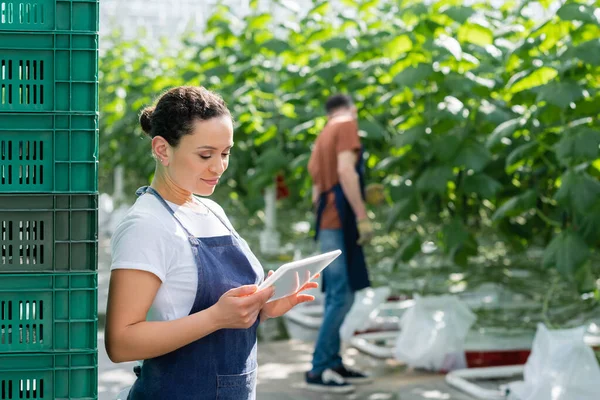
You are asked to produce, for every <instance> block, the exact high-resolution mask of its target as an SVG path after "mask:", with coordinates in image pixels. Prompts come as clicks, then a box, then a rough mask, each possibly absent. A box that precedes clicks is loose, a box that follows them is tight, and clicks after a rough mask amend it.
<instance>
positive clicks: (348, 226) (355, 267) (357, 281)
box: [315, 148, 371, 292]
mask: <svg viewBox="0 0 600 400" xmlns="http://www.w3.org/2000/svg"><path fill="white" fill-rule="evenodd" d="M356 172H357V173H358V177H359V181H360V192H361V195H362V197H363V199H364V197H365V183H364V162H363V149H362V148H361V150H360V153H359V155H358V161H357V162H356ZM329 193H333V194H334V197H335V208H336V210H337V212H338V215H339V217H340V222H341V225H342V232H343V234H344V253H345V254H346V260H347V262H346V269H347V271H348V281H349V284H350V288H351V289H352V290H354V291H357V290H361V289H364V288H366V287H369V286H371V282H370V280H369V272H368V270H367V263H366V261H365V255H364V253H363V249H362V246H360V245H359V244H358V243H356V242H357V240H358V237H359V233H358V227H357V221H356V215H355V214H354V210H352V207H351V206H350V203H349V202H348V199H346V195H344V191H343V190H342V185H341V184H339V183H337V184H336V185H335V186H333V187H332V188H331V189H329V190H327V191H325V192H323V193H321V195H320V197H319V203H318V205H317V220H316V227H315V240H318V239H319V231H320V230H321V217H322V216H323V211H324V210H325V206H326V205H327V197H328V195H329ZM326 285H327V282H326V279H323V282H322V285H321V290H322V291H323V292H325V288H326Z"/></svg>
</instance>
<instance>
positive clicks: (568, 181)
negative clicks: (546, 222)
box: [554, 169, 600, 214]
mask: <svg viewBox="0 0 600 400" xmlns="http://www.w3.org/2000/svg"><path fill="white" fill-rule="evenodd" d="M561 181H562V183H561V185H560V189H558V191H557V192H556V194H555V195H554V199H555V200H556V201H557V202H558V203H559V204H561V205H564V206H567V207H572V208H573V209H574V210H575V211H576V212H578V213H582V214H585V213H586V212H587V210H588V209H589V208H591V207H592V206H593V205H594V203H596V202H597V201H598V199H599V196H600V182H598V180H596V179H594V178H592V177H591V176H590V175H588V174H586V173H585V172H578V171H574V170H572V169H571V170H568V171H567V172H566V173H565V174H563V176H562V177H561Z"/></svg>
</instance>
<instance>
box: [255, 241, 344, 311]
mask: <svg viewBox="0 0 600 400" xmlns="http://www.w3.org/2000/svg"><path fill="white" fill-rule="evenodd" d="M340 254H342V252H341V250H335V251H331V252H328V253H324V254H320V255H317V256H312V257H308V258H305V259H302V260H297V261H292V262H290V263H287V264H284V265H282V266H281V267H279V268H278V269H277V270H276V271H275V273H274V274H273V275H271V276H270V277H268V278H267V279H265V281H264V282H263V283H262V284H260V285H259V287H258V289H259V290H262V289H265V288H267V287H269V286H275V294H274V295H273V297H271V298H270V299H269V302H271V301H274V300H278V299H281V298H283V297H286V296H289V295H292V294H294V293H296V292H297V291H298V290H300V288H302V286H304V285H305V284H306V283H308V282H309V281H311V280H312V279H314V277H315V275H317V274H318V273H319V272H321V271H322V270H323V269H325V268H326V267H327V266H328V265H329V264H331V262H332V261H333V260H335V259H336V258H337V257H338V256H339V255H340Z"/></svg>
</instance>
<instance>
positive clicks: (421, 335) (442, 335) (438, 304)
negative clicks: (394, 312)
mask: <svg viewBox="0 0 600 400" xmlns="http://www.w3.org/2000/svg"><path fill="white" fill-rule="evenodd" d="M475 320H476V316H475V314H473V313H472V312H471V310H469V308H468V307H467V306H466V305H465V304H464V303H463V302H462V301H461V300H459V299H458V298H457V297H455V296H449V295H445V296H432V297H421V296H418V295H416V296H415V305H414V307H412V308H411V309H409V310H407V311H406V313H404V315H403V316H402V318H401V319H400V327H401V331H400V334H399V335H398V339H397V341H396V347H395V349H394V355H395V357H396V359H398V360H399V361H402V362H405V363H406V364H408V365H409V366H411V367H414V368H424V369H427V370H432V371H451V370H454V369H460V368H466V364H467V363H466V359H465V353H464V342H465V337H466V336H467V333H468V332H469V330H470V329H471V326H472V325H473V323H474V322H475Z"/></svg>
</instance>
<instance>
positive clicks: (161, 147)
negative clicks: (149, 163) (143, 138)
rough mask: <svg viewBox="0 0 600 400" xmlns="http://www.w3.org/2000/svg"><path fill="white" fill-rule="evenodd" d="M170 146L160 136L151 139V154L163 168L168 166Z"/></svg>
mask: <svg viewBox="0 0 600 400" xmlns="http://www.w3.org/2000/svg"><path fill="white" fill-rule="evenodd" d="M170 147H171V145H170V144H169V142H167V141H166V140H165V139H164V138H163V137H162V136H154V137H153V138H152V153H153V154H154V156H155V157H156V159H157V160H158V162H159V163H161V164H162V165H164V166H167V165H169V149H170Z"/></svg>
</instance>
